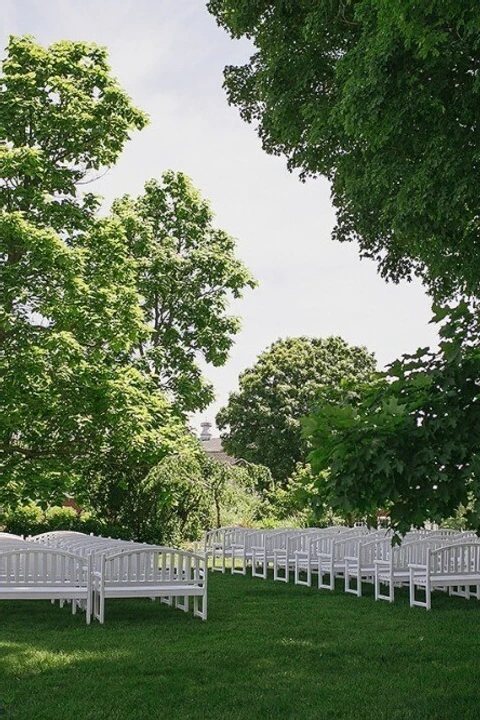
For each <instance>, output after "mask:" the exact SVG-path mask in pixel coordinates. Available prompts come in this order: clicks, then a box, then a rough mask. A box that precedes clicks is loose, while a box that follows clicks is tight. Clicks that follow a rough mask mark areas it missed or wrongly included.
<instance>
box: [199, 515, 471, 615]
mask: <svg viewBox="0 0 480 720" xmlns="http://www.w3.org/2000/svg"><path fill="white" fill-rule="evenodd" d="M201 549H202V551H203V552H204V553H205V555H206V556H208V557H209V558H211V566H212V569H213V570H214V571H220V572H225V571H226V568H227V567H228V566H230V568H231V572H232V573H241V574H245V573H246V572H247V567H251V572H252V576H253V577H262V578H266V577H267V571H268V568H273V578H274V580H277V581H283V582H289V579H290V577H291V575H293V578H294V581H295V583H296V584H298V585H308V586H310V585H311V584H312V577H313V575H314V574H316V575H317V583H318V587H319V588H321V589H329V590H333V589H334V587H335V579H336V578H339V577H340V578H343V579H344V583H345V592H347V593H352V594H355V595H357V596H361V595H362V585H363V583H365V582H368V583H373V584H374V592H375V599H376V600H388V601H390V602H393V600H394V598H395V587H399V586H402V585H408V586H409V587H410V605H411V606H415V605H417V606H421V607H425V608H427V609H430V608H431V592H432V589H434V588H441V589H443V590H448V591H449V593H450V594H452V595H461V596H463V597H467V598H468V597H475V598H477V599H480V538H478V537H477V536H476V535H475V534H474V533H461V532H458V531H455V530H449V529H444V530H437V531H427V530H422V531H412V532H411V533H408V534H407V535H406V536H405V538H404V539H403V542H402V544H401V545H400V546H397V545H395V546H394V545H392V534H391V533H390V532H388V531H385V530H376V531H372V530H369V529H368V528H367V527H365V526H362V525H359V526H356V527H353V528H346V527H338V526H334V527H329V528H322V529H320V528H310V529H308V530H305V529H303V530H300V529H278V530H270V531H266V530H263V531H261V530H251V529H247V528H239V527H226V528H217V529H215V530H211V531H209V532H208V533H206V534H205V537H204V541H203V545H202V548H201ZM385 586H386V587H387V591H384V590H383V588H384V587H385ZM419 588H422V589H423V590H424V595H425V597H424V600H422V599H419V598H418V589H419Z"/></svg>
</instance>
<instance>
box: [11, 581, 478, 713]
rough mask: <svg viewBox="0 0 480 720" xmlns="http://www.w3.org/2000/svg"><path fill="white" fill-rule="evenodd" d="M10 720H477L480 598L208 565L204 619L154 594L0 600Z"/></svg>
mask: <svg viewBox="0 0 480 720" xmlns="http://www.w3.org/2000/svg"><path fill="white" fill-rule="evenodd" d="M0 608H1V614H0V638H1V640H0V718H2V719H3V718H6V719H8V720H27V719H28V720H73V719H74V718H75V720H90V719H91V720H103V719H104V718H105V720H116V719H117V718H118V719H119V720H127V719H128V720H130V719H134V720H136V719H137V718H138V719H139V720H150V718H152V719H153V718H165V719H167V718H169V719H171V720H177V719H178V720H183V719H184V718H192V720H193V719H197V718H198V719H199V720H216V719H217V718H218V719H220V718H222V720H234V719H235V720H237V719H238V720H243V719H244V718H245V719H246V720H247V719H248V720H254V719H256V718H258V719H260V718H261V719H263V718H272V719H275V720H281V719H283V718H292V720H309V719H312V720H313V719H315V720H317V719H322V718H325V719H327V718H345V719H348V718H356V719H357V718H358V719H363V718H365V720H366V719H367V718H368V719H369V720H376V719H377V718H378V719H379V720H381V719H383V718H385V719H386V718H388V719H389V720H407V719H409V718H414V719H417V718H418V719H422V720H423V719H424V718H425V719H431V720H447V719H448V720H449V719H450V718H451V719H452V720H456V719H457V718H464V719H466V720H469V719H470V718H471V720H474V719H475V720H477V718H478V717H479V711H478V707H479V702H480V683H479V682H478V680H479V679H480V652H479V650H480V603H479V602H477V601H475V600H470V601H466V600H463V599H461V598H450V597H448V596H446V595H444V594H443V593H438V594H435V596H434V609H433V610H432V611H431V612H430V613H427V612H426V611H424V610H422V609H419V608H413V609H411V608H409V606H408V597H407V592H406V591H404V590H401V591H400V592H398V600H397V601H396V602H395V603H394V604H393V605H390V604H389V603H384V602H377V603H375V601H374V600H373V598H372V590H371V588H370V587H367V588H366V592H365V597H363V598H356V597H353V596H351V595H345V594H344V593H343V589H342V588H341V587H340V585H339V587H338V588H337V590H336V591H335V592H334V593H331V592H329V591H319V590H317V589H315V588H306V587H298V586H297V587H296V586H294V585H293V584H288V585H286V584H283V583H273V581H271V580H268V581H262V580H260V579H252V578H250V577H242V576H231V575H225V576H222V575H219V574H213V575H210V585H209V619H208V621H207V622H205V623H203V622H202V621H201V620H199V619H197V618H193V616H192V615H191V614H188V615H187V614H185V613H182V612H180V611H178V610H175V609H173V608H169V607H167V606H165V605H162V604H161V603H159V602H158V601H157V602H155V603H152V602H151V601H148V600H138V601H132V600H128V601H123V600H112V601H109V602H108V601H107V607H106V624H105V625H104V626H100V625H99V624H98V623H94V624H93V625H92V626H90V627H87V626H86V625H85V621H84V617H83V615H82V614H77V615H76V616H72V615H71V614H70V611H69V609H68V608H63V609H62V610H60V609H59V608H58V606H56V607H54V606H51V605H50V604H49V603H47V602H37V603H29V602H24V603H20V602H19V603H14V602H2V603H1V604H0Z"/></svg>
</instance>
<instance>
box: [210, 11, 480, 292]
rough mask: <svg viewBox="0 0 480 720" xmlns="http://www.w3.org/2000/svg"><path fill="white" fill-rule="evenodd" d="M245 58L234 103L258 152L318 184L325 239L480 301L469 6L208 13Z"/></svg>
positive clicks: (389, 272)
mask: <svg viewBox="0 0 480 720" xmlns="http://www.w3.org/2000/svg"><path fill="white" fill-rule="evenodd" d="M208 8H209V10H210V12H211V13H213V15H214V16H215V17H216V19H217V21H218V23H219V24H220V25H221V26H222V27H224V28H225V29H226V30H227V31H228V32H229V33H230V34H231V35H232V36H233V37H235V38H239V37H242V36H246V37H248V38H250V39H251V40H252V41H253V43H254V45H255V51H254V53H253V55H252V57H251V58H250V61H249V62H248V63H247V64H245V65H243V66H241V67H227V68H226V70H225V86H226V89H227V94H228V99H229V101H230V103H232V104H234V105H236V106H238V108H239V110H240V113H241V115H242V117H243V118H244V119H245V120H247V121H249V122H253V123H255V124H256V125H257V126H258V131H259V134H260V137H261V139H262V143H263V147H264V149H265V150H266V151H267V152H269V153H271V154H278V155H280V154H281V155H284V156H286V158H287V160H288V165H289V167H290V168H291V169H295V168H298V169H300V172H301V175H302V176H303V177H305V176H308V175H313V176H315V175H318V174H322V175H325V176H326V177H327V178H329V180H330V181H331V183H332V197H333V202H334V205H335V207H336V209H337V226H336V230H335V237H336V238H337V239H339V240H342V241H350V240H356V241H358V243H359V246H360V252H361V254H362V255H363V256H366V257H369V258H373V259H374V260H376V261H377V263H378V266H379V269H380V271H381V273H382V275H383V276H384V277H386V278H389V279H393V280H395V281H398V280H399V279H401V278H410V277H411V275H412V274H413V273H417V274H419V275H420V276H421V277H422V278H423V279H424V280H425V282H426V283H427V285H428V286H429V287H430V289H431V290H432V291H433V292H435V293H437V294H438V295H441V296H443V297H451V296H453V295H455V294H456V293H466V294H470V295H475V296H479V294H480V260H479V258H480V225H479V220H478V218H479V215H480V174H479V172H478V166H479V160H480V125H479V120H480V103H479V92H480V76H479V62H480V41H479V32H478V29H479V27H480V4H479V3H478V2H477V1H476V0H463V1H462V2H458V1H456V0H447V1H445V0H429V1H428V2H418V1H417V0H396V1H395V2H388V1H386V0H347V1H346V2H345V1H344V0H328V1H327V0H257V1H255V2H252V1H251V0H210V2H209V3H208Z"/></svg>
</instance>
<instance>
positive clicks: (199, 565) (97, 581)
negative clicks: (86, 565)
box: [93, 546, 207, 623]
mask: <svg viewBox="0 0 480 720" xmlns="http://www.w3.org/2000/svg"><path fill="white" fill-rule="evenodd" d="M93 588H94V610H93V612H94V616H95V618H96V619H97V620H99V622H100V623H103V622H104V619H105V600H107V599H109V598H139V597H147V598H152V599H154V598H157V597H158V598H161V599H162V600H164V601H168V602H169V604H170V602H171V600H172V599H174V600H175V605H176V607H177V608H179V609H181V610H184V611H185V612H188V610H189V599H190V597H193V614H194V615H195V616H197V617H200V618H202V620H206V619H207V559H206V557H205V555H204V554H201V555H200V554H194V553H191V552H187V551H183V550H178V549H176V548H165V547H155V546H146V547H143V548H135V549H132V550H123V551H117V552H115V551H114V552H110V553H103V554H101V555H100V556H99V557H98V558H97V561H96V569H95V570H94V572H93Z"/></svg>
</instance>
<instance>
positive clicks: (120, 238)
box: [0, 37, 254, 534]
mask: <svg viewBox="0 0 480 720" xmlns="http://www.w3.org/2000/svg"><path fill="white" fill-rule="evenodd" d="M146 123H147V118H146V116H145V114H144V113H143V112H141V111H140V110H138V109H137V108H136V107H135V106H134V105H133V103H132V101H131V100H130V98H129V97H128V96H127V95H126V94H125V93H124V91H123V90H122V89H121V88H120V86H119V85H118V83H117V81H116V80H115V79H114V78H113V77H112V76H111V72H110V68H109V66H108V62H107V54H106V51H105V49H104V48H100V47H97V46H96V45H93V44H88V43H84V42H68V41H62V42H57V43H54V44H53V45H51V46H50V47H49V48H43V47H41V46H40V45H38V44H37V43H36V42H35V41H34V40H33V39H32V38H30V37H23V38H16V37H12V38H10V41H9V44H8V48H7V57H6V59H5V60H4V62H3V64H2V75H1V78H0V176H1V178H2V179H1V183H0V259H1V270H2V283H3V293H2V301H1V303H2V304H1V308H0V345H1V351H2V355H1V361H2V383H3V385H2V412H1V419H0V451H1V461H2V468H1V469H2V479H1V480H0V483H1V485H0V488H1V495H2V505H4V506H7V507H8V506H9V507H15V506H17V505H19V504H20V505H21V504H24V503H28V502H31V501H38V502H39V503H40V505H41V506H42V507H43V508H46V507H49V506H51V505H52V504H56V503H58V504H61V502H62V500H63V497H64V494H65V493H66V492H74V493H75V495H76V496H78V497H79V498H80V499H81V501H82V502H85V501H87V502H89V500H90V498H91V500H92V502H96V503H97V505H98V506H101V505H102V503H100V501H99V500H98V495H99V494H101V493H100V490H99V488H101V487H102V485H103V486H104V487H103V490H102V492H103V496H104V498H105V497H106V496H107V495H109V499H110V500H111V505H108V504H107V503H105V504H104V505H103V510H104V516H105V518H107V519H108V520H110V519H111V518H114V519H115V522H116V521H117V519H118V518H120V520H121V523H122V522H123V517H122V515H121V513H119V512H118V507H119V506H121V505H122V502H123V501H124V499H125V497H126V496H128V494H129V493H130V494H134V493H133V489H132V488H134V487H135V486H137V485H139V483H141V481H142V480H143V479H144V478H145V476H147V474H148V472H149V471H150V470H151V469H152V468H153V467H155V466H156V465H158V463H159V462H160V461H161V460H162V459H163V458H165V457H167V456H169V455H174V454H178V453H181V452H188V451H189V449H191V448H192V446H193V444H194V443H193V439H192V438H191V436H190V433H189V432H188V430H187V428H186V424H185V413H186V412H188V411H191V410H194V409H202V408H204V407H205V406H206V405H207V404H208V403H209V402H210V400H211V399H212V388H211V387H210V385H209V384H208V383H207V382H206V381H205V380H204V378H203V377H202V375H201V372H200V370H199V366H198V360H199V358H203V359H204V360H205V361H206V362H207V363H212V364H214V365H219V364H222V363H224V362H225V360H226V358H227V354H228V351H229V348H230V347H231V345H232V342H233V337H234V335H235V333H236V332H237V331H238V327H239V323H238V319H237V318H235V317H231V316H230V315H229V314H228V302H229V299H230V298H231V297H240V296H241V294H242V291H243V289H244V288H246V287H252V286H253V285H254V281H253V280H252V278H251V275H250V273H249V272H248V270H247V269H246V268H245V266H244V265H243V263H242V262H241V261H239V260H238V259H237V258H236V257H235V243H234V240H233V239H232V238H231V237H230V236H229V235H227V233H225V232H224V231H222V230H217V229H215V228H214V227H213V224H212V222H213V216H212V212H211V210H210V208H209V205H208V203H207V202H206V201H205V200H203V199H202V198H201V196H200V194H199V193H198V191H196V190H195V188H194V187H193V185H192V183H191V181H190V180H189V179H188V178H187V177H186V176H185V175H184V174H183V173H175V172H172V171H168V172H166V173H164V174H163V176H162V179H161V181H156V180H152V181H150V182H148V183H147V184H146V186H145V193H144V194H143V195H142V196H141V197H139V198H130V197H124V198H122V199H121V200H118V201H116V202H115V203H114V205H113V208H112V211H111V213H110V214H109V215H108V216H107V217H102V216H101V215H100V214H99V212H98V211H99V208H100V198H98V197H96V196H95V195H93V194H92V193H90V192H84V186H85V185H87V184H89V183H91V182H92V181H93V180H95V179H96V177H97V176H98V174H100V173H101V172H103V171H105V170H107V169H108V168H109V167H111V166H112V165H113V163H114V162H115V161H116V159H117V158H118V156H119V154H120V152H121V150H122V148H123V146H124V144H125V142H126V141H127V140H128V139H129V137H130V135H131V133H132V132H133V131H135V130H139V129H142V128H143V127H144V126H145V125H146ZM119 498H120V500H119ZM97 501H98V502H97ZM116 503H117V504H116ZM133 529H135V528H133ZM133 529H132V531H133ZM168 532H170V531H168ZM167 534H168V533H167Z"/></svg>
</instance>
